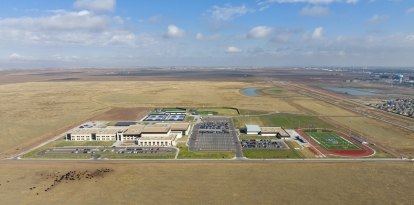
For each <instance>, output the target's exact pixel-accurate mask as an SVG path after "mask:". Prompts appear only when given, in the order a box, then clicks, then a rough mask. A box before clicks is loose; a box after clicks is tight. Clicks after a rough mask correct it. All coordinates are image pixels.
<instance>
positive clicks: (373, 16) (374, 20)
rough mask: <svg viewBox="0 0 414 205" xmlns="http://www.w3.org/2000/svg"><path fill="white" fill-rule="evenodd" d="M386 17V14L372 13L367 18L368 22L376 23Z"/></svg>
mask: <svg viewBox="0 0 414 205" xmlns="http://www.w3.org/2000/svg"><path fill="white" fill-rule="evenodd" d="M387 18H388V17H387V16H382V15H378V14H374V15H372V16H371V18H369V19H368V22H369V23H372V24H377V23H381V22H383V21H385V20H386V19H387Z"/></svg>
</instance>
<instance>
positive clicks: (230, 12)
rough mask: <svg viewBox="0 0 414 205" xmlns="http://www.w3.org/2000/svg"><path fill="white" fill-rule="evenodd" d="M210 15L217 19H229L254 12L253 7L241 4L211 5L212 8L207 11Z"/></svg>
mask: <svg viewBox="0 0 414 205" xmlns="http://www.w3.org/2000/svg"><path fill="white" fill-rule="evenodd" d="M208 12H209V13H210V15H211V17H212V18H213V19H215V20H219V21H229V20H231V19H233V18H235V17H238V16H242V15H245V14H247V13H251V12H254V10H253V9H250V8H247V7H246V5H241V6H231V5H224V6H213V7H212V9H210V10H209V11H208Z"/></svg>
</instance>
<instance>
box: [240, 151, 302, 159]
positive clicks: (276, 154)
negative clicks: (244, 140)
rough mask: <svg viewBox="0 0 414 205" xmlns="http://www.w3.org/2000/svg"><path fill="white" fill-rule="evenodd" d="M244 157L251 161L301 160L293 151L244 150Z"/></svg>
mask: <svg viewBox="0 0 414 205" xmlns="http://www.w3.org/2000/svg"><path fill="white" fill-rule="evenodd" d="M243 155H244V156H245V157H247V158H250V159H276V158H286V159H295V158H300V156H299V154H298V153H297V152H295V150H292V149H243Z"/></svg>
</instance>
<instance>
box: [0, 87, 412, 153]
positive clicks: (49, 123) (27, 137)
mask: <svg viewBox="0 0 414 205" xmlns="http://www.w3.org/2000/svg"><path fill="white" fill-rule="evenodd" d="M270 86H271V84H268V85H266V84H265V83H261V84H258V83H248V82H216V81H215V82H211V81H125V82H124V81H109V82H104V81H94V82H92V81H91V82H87V81H81V82H28V83H18V84H4V85H0V113H1V115H0V122H1V123H0V129H1V130H2V132H0V139H1V141H0V142H1V143H0V153H3V154H10V153H11V152H19V151H20V150H21V149H24V148H25V147H27V146H28V145H31V144H33V143H38V142H40V141H42V140H45V139H47V138H51V137H53V136H56V135H58V134H59V133H62V132H64V131H65V130H67V129H69V128H70V127H73V126H75V125H76V124H79V123H81V122H82V121H85V120H88V119H94V120H122V118H123V116H124V115H125V118H124V120H134V119H139V118H141V117H142V116H144V115H145V113H146V112H147V111H149V110H150V109H151V108H154V107H177V106H178V107H199V108H203V107H207V108H211V107H213V108H214V107H237V108H239V109H245V110H258V111H268V112H274V113H278V112H280V113H295V114H307V115H314V116H317V117H320V118H323V119H325V121H327V122H328V123H334V124H336V125H345V126H346V125H351V126H349V127H351V128H352V129H353V130H354V131H357V132H360V133H363V134H364V135H365V136H368V137H369V139H371V140H373V141H374V142H376V143H384V144H385V145H386V146H387V147H388V148H390V149H393V150H394V151H396V152H399V153H402V154H404V155H410V156H413V155H414V133H413V132H407V131H404V130H401V129H399V128H396V127H393V126H389V125H387V124H385V123H383V122H379V121H375V120H371V119H368V118H366V117H359V115H358V114H355V113H353V112H350V111H347V110H345V109H343V108H340V107H336V106H334V105H331V104H328V103H325V102H322V101H319V100H316V99H313V98H310V97H305V96H303V95H300V94H298V95H297V96H295V95H293V94H292V91H291V90H290V91H284V90H283V89H284V88H283V87H282V86H278V87H275V88H274V89H273V90H272V88H269V87H270ZM246 87H263V88H264V89H266V90H267V93H262V94H263V95H262V96H260V97H247V96H244V95H242V94H241V93H240V89H242V88H246ZM251 119H254V118H251ZM250 123H252V122H250ZM259 124H260V123H259ZM381 129H383V130H384V132H380V131H379V130H381ZM6 152H7V153H6ZM2 156H6V155H2Z"/></svg>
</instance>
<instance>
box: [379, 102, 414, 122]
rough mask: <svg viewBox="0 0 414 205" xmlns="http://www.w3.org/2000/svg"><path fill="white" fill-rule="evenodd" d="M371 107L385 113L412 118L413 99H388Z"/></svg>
mask: <svg viewBox="0 0 414 205" xmlns="http://www.w3.org/2000/svg"><path fill="white" fill-rule="evenodd" d="M372 106H373V107H376V108H378V109H381V110H384V111H387V112H392V113H395V114H399V115H404V116H408V117H412V118H414V99H398V98H397V99H389V100H384V101H382V102H381V103H377V104H374V105H372Z"/></svg>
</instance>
